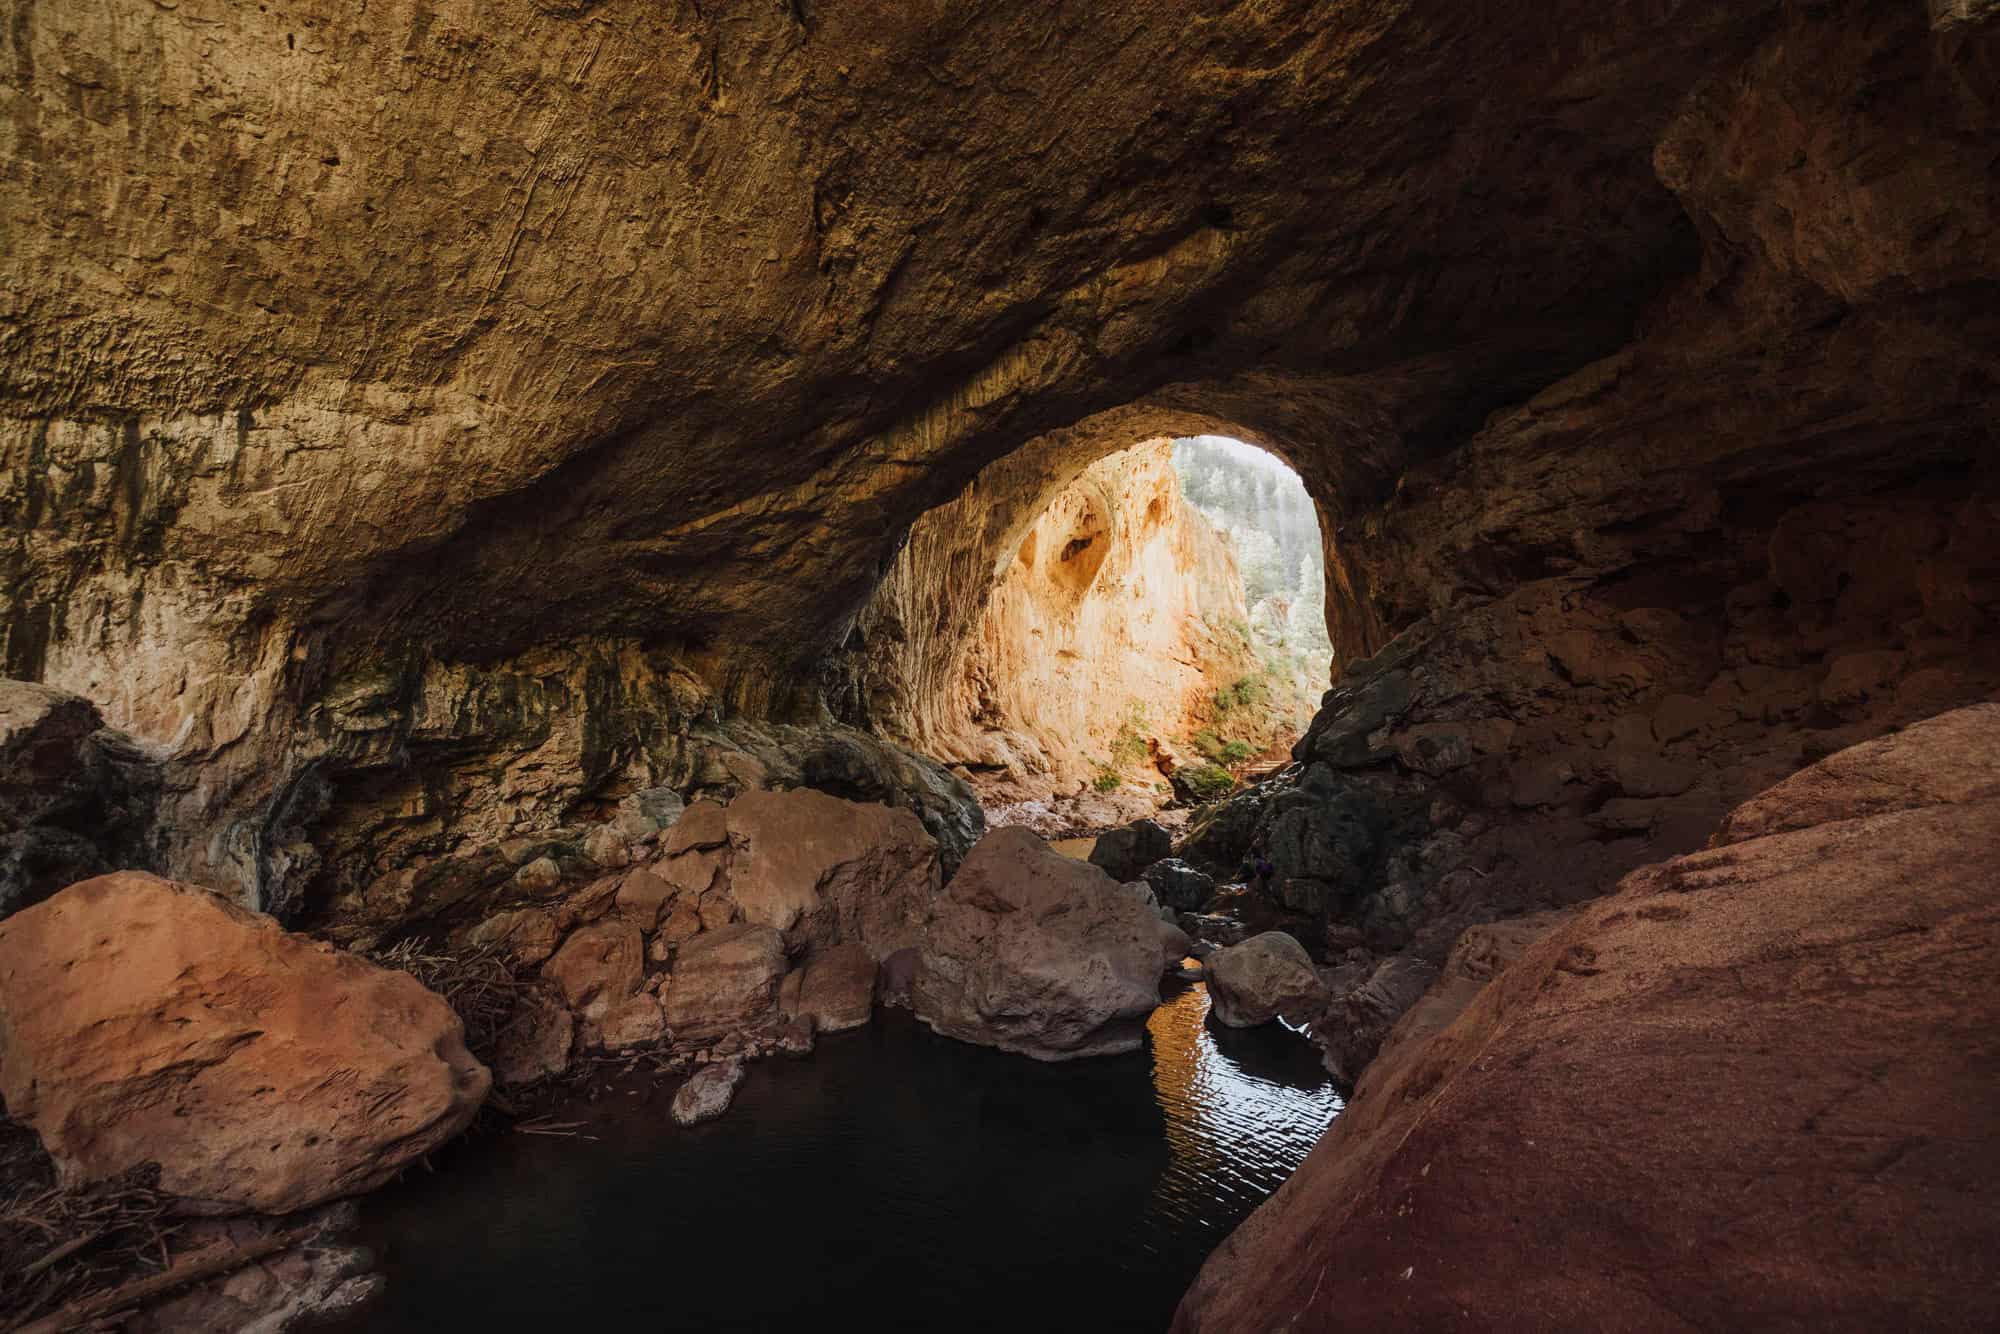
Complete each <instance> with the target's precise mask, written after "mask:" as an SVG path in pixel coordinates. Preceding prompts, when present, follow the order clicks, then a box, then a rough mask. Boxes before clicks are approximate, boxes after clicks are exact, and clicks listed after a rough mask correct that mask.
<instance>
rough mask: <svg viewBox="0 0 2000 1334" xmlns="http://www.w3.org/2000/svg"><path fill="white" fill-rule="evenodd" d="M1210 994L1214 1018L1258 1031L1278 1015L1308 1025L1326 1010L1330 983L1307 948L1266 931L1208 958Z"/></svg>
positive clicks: (1284, 935)
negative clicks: (1327, 982)
mask: <svg viewBox="0 0 2000 1334" xmlns="http://www.w3.org/2000/svg"><path fill="white" fill-rule="evenodd" d="M1207 968H1208V995H1209V1000H1210V1001H1211V1002H1212V1004H1213V1006H1214V1014H1215V1017H1216V1020H1217V1021H1218V1022H1220V1023H1223V1024H1227V1025H1228V1026H1229V1027H1231V1028H1255V1027H1256V1026H1257V1025H1259V1024H1268V1023H1270V1022H1271V1021H1272V1020H1273V1019H1276V1018H1279V1017H1280V1016H1282V1017H1284V1018H1286V1019H1289V1020H1291V1021H1292V1022H1293V1023H1305V1022H1307V1021H1309V1020H1311V1019H1312V1018H1313V1017H1315V1016H1316V1015H1318V1014H1319V1012H1320V1011H1321V1010H1322V1009H1323V1008H1325V1006H1326V985H1325V984H1324V983H1322V982H1321V981H1320V980H1319V974H1318V973H1315V972H1314V971H1313V966H1312V956H1311V955H1309V954H1307V953H1306V947H1305V946H1303V945H1301V944H1299V942H1298V941H1297V940H1296V939H1294V938H1293V937H1291V936H1289V935H1287V934H1285V933H1284V932H1283V931H1266V932H1265V933H1264V934H1263V935H1261V936H1252V937H1251V938H1250V939H1248V940H1246V941H1244V942H1243V943H1242V944H1241V945H1231V946H1230V947H1229V948H1228V949H1224V950H1217V951H1216V952H1215V953H1214V954H1212V955H1210V956H1209V957H1208V960H1207Z"/></svg>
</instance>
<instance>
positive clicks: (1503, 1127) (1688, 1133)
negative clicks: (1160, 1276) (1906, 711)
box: [1175, 705, 2000, 1331]
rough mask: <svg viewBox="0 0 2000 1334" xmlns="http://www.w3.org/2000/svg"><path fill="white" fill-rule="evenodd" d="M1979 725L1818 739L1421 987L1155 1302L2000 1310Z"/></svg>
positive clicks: (1411, 1310) (1392, 1316)
mask: <svg viewBox="0 0 2000 1334" xmlns="http://www.w3.org/2000/svg"><path fill="white" fill-rule="evenodd" d="M1997 754H2000V706H1993V705H1986V706H1980V707H1976V708H1971V709H1966V710H1962V711H1959V712H1957V713H1953V714H1948V715H1945V716H1943V717H1941V718H1939V719H1936V720H1933V721H1932V722H1929V723H1925V724H1921V725H1918V726H1915V727H1912V728H1910V729H1909V730H1907V731H1906V732H1903V733H1902V734H1900V735H1897V736H1894V737H1890V738H1887V739H1885V740H1882V741H1879V742H1875V743H1872V744H1870V745H1867V746H1862V747H1857V748H1855V749H1853V750H1849V751H1846V752H1843V753H1842V754H1839V755H1836V756H1834V757H1833V758H1831V759H1829V760H1828V761H1825V762H1823V763H1822V764H1820V765H1817V766H1815V767H1814V768H1813V769H1810V770H1807V771H1806V772H1804V773H1802V774H1800V775H1798V776H1797V777H1795V778H1793V779H1791V780H1789V781H1788V782H1786V783H1783V784H1780V785H1779V786H1777V787H1775V788H1773V789H1771V790H1769V791H1767V792H1766V793H1765V794H1764V795H1762V796H1761V797H1759V798H1757V799H1755V800H1754V801H1752V802H1750V803H1748V804H1747V805H1746V806H1744V807H1743V808H1741V809H1740V810H1739V811H1738V813H1737V815H1736V816H1735V817H1733V818H1732V820H1731V821H1730V824H1729V827H1728V829H1727V831H1726V832H1725V833H1724V834H1723V835H1722V836H1721V837H1720V838H1719V839H1718V844H1719V846H1716V847H1713V848H1711V849H1709V850H1707V851H1703V852H1698V853H1695V854H1692V855H1690V856H1686V857H1680V858H1676V859H1674V860H1672V861H1668V862H1663V863H1660V864H1657V865H1654V866H1650V867H1646V868H1643V869H1641V870H1639V871H1637V872H1635V873H1633V874H1632V875H1631V876H1629V877H1627V878H1626V880H1625V882H1624V884H1623V885H1622V887H1621V889H1620V892H1618V893H1617V894H1615V895H1613V896H1611V897H1609V898H1607V899H1602V900H1599V901H1597V902H1595V903H1592V904H1590V905H1588V906H1587V907H1585V908H1583V909H1581V910H1580V912H1579V913H1578V915H1577V917H1576V918H1575V919H1574V920H1572V921H1571V922H1569V923H1568V924H1567V925H1563V926H1560V927H1558V928H1557V929H1556V930H1554V931H1553V932H1551V933H1550V934H1548V935H1547V936H1545V937H1543V938H1542V939H1541V940H1540V941H1539V942H1537V943H1535V944H1533V945H1531V946H1529V947H1528V948H1527V950H1526V952H1525V953H1524V954H1523V955H1522V956H1521V957H1520V958H1519V960H1518V961H1516V962H1515V963H1514V964H1513V965H1512V966H1510V967H1508V968H1507V969H1506V970H1505V971H1504V972H1502V973H1501V974H1500V976H1499V977H1498V978H1497V979H1496V980H1495V981H1493V982H1492V983H1490V984H1489V985H1487V986H1486V987H1485V988H1484V989H1483V990H1479V991H1477V992H1476V993H1473V994H1472V995H1471V999H1470V1003H1469V1004H1468V1005H1467V1006H1466V1008H1465V1010H1464V1012H1463V1013H1462V1014H1460V1015H1459V1016H1458V1017H1457V1018H1456V1019H1455V1020H1454V1021H1453V1022H1451V1023H1450V1024H1449V1025H1448V1026H1446V1027H1444V1028H1443V1029H1442V1031H1437V1032H1436V1033H1435V1036H1429V1037H1428V1040H1426V1035H1425V1034H1424V1033H1423V1032H1421V1031H1417V1030H1419V1029H1423V1028H1434V1026H1435V1022H1436V1020H1437V1018H1438V1017H1439V1016H1438V1015H1437V1014H1435V1013H1432V1012H1431V1010H1432V1008H1433V1007H1428V1006H1420V1007H1418V1010H1416V1011H1413V1012H1412V1013H1411V1014H1410V1015H1409V1016H1406V1018H1405V1020H1404V1022H1403V1024H1402V1025H1401V1026H1399V1027H1398V1029H1397V1030H1396V1032H1395V1033H1394V1034H1392V1035H1391V1039H1390V1042H1389V1045H1388V1046H1387V1047H1385V1049H1384V1052H1383V1054H1382V1055H1381V1056H1380V1057H1379V1058H1378V1059H1377V1060H1376V1062H1375V1064H1373V1065H1372V1066H1370V1067H1369V1069H1368V1071H1367V1073H1366V1075H1364V1077H1363V1078H1362V1080H1361V1084H1360V1087H1359V1089H1358V1091H1357V1094H1356V1097H1355V1099H1354V1101H1353V1102H1352V1103H1351V1104H1350V1105H1349V1107H1348V1109H1347V1112H1346V1114H1345V1115H1343V1116H1342V1117H1341V1119H1340V1120H1339V1121H1337V1122H1335V1123H1334V1126H1333V1128H1332V1129H1331V1130H1330V1131H1329V1132H1328V1133H1327V1135H1326V1137H1325V1138H1324V1139H1322V1140H1321V1142H1320V1144H1319V1145H1318V1147H1316V1148H1315V1149H1314V1151H1313V1153H1312V1155H1311V1156H1310V1157H1309V1158H1308V1159H1307V1160H1306V1162H1305V1163H1304V1165H1303V1166H1301V1168H1300V1169H1299V1171H1298V1172H1297V1174H1296V1175H1294V1177H1293V1178H1292V1180H1291V1181H1289V1182H1287V1183H1286V1184H1285V1186H1284V1187H1283V1188H1282V1189H1281V1190H1279V1192H1278V1193H1277V1194H1276V1195H1275V1196H1273V1197H1272V1198H1271V1200H1270V1201H1268V1202H1267V1203H1266V1204H1265V1205H1264V1206H1263V1207H1262V1208H1260V1209H1259V1210H1258V1211H1257V1212H1256V1213H1255V1214H1253V1215H1252V1216H1251V1217H1250V1219H1249V1220H1248V1221H1247V1222H1246V1223H1244V1225H1243V1226H1242V1227H1240V1228H1238V1229H1237V1231H1236V1232H1235V1233H1234V1234H1233V1235H1232V1236H1231V1237H1230V1238H1229V1239H1228V1240H1227V1241H1226V1242H1225V1243H1224V1244H1223V1245H1222V1247H1221V1248H1220V1249H1218V1250H1217V1252H1216V1253H1215V1254H1214V1255H1213V1256H1212V1257H1211V1258H1210V1260H1209V1262H1208V1264H1207V1265H1206V1266H1205V1267H1204V1268H1203V1270H1202V1272H1201V1275H1200V1277H1199V1278H1198V1279H1197V1281H1196V1282H1195V1284H1194V1286H1193V1288H1191V1289H1190V1290H1189V1292H1188V1294H1187V1296H1186V1297H1185V1298H1184V1299H1183V1301H1182V1303H1181V1307H1180V1311H1179V1314H1178V1316H1177V1318H1176V1322H1175V1328H1176V1329H1178V1330H1183V1331H1193V1330H1203V1331H1214V1330H1267V1329H1278V1328H1296V1329H1318V1328H1333V1327H1336V1326H1338V1327H1343V1328H1350V1327H1351V1328H1401V1329H1494V1328H1505V1327H1520V1326H1522V1325H1527V1326H1531V1327H1533V1328H1536V1329H1550V1330H1572V1329H1574V1330H1634V1331H1638V1330H1648V1331H1650V1330H1660V1329H1716V1330H1720V1329H1772V1328H1786V1329H1807V1328H1810V1329H1813V1330H1816V1331H1831V1330H1855V1331H1862V1330H1868V1331H1874V1330H1883V1329H1912V1328H1925V1329H1992V1328H1995V1327H2000V1288H1996V1287H1995V1285H1994V1283H1993V1281H1992V1274H1993V1269H1992V1264H1993V1256H1995V1255H1996V1254H2000V1140H1996V1137H1995V1135H1994V1127H1995V1126H2000V1076H1996V1072H2000V898H1996V894H1995V887H1996V879H1995V870H1994V868H1995V866H1996V865H2000V793H1996V792H1995V791H1994V789H1993V786H1992V783H1991V765H1992V759H1993V757H1994V756H1995V755H1997ZM1467 990H1468V991H1469V990H1470V989H1469V988H1467Z"/></svg>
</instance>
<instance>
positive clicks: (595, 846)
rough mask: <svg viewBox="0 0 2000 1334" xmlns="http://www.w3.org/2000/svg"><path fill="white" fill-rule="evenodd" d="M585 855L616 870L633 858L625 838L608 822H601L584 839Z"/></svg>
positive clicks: (605, 867)
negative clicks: (626, 845) (627, 848)
mask: <svg viewBox="0 0 2000 1334" xmlns="http://www.w3.org/2000/svg"><path fill="white" fill-rule="evenodd" d="M583 855H584V856H586V857H588V858H590V860H591V861H593V862H595V863H596V864H597V865H599V866H601V867H603V868H604V869H605V870H607V871H615V870H617V869H618V868H619V867H622V866H624V865H626V864H627V863H629V862H630V861H631V860H632V854H631V853H630V852H628V851H627V850H626V848H625V840H624V838H623V837H622V836H621V835H620V834H619V832H618V831H617V830H616V829H614V828H612V827H611V826H610V825H608V824H601V825H599V826H597V828H595V829H593V830H591V831H590V833H589V834H588V835H587V836H586V837H585V838H584V840H583Z"/></svg>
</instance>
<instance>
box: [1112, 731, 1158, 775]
mask: <svg viewBox="0 0 2000 1334" xmlns="http://www.w3.org/2000/svg"><path fill="white" fill-rule="evenodd" d="M1150 753H1151V751H1150V750H1148V748H1147V746H1146V738H1145V737H1144V736H1143V735H1141V734H1140V733H1139V732H1138V730H1137V729H1135V728H1134V727H1133V726H1132V724H1130V723H1126V724H1124V725H1123V726H1121V727H1120V728H1119V729H1118V735H1117V736H1115V737H1113V738H1111V763H1110V767H1112V768H1122V767H1124V766H1127V765H1133V764H1140V763H1143V762H1144V761H1145V758H1146V756H1147V755H1149V754H1150Z"/></svg>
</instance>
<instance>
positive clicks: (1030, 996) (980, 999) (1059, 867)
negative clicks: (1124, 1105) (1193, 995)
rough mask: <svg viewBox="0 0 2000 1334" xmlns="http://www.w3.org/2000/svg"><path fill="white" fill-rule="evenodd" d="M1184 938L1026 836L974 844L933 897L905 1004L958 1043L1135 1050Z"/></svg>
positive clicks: (1032, 1051)
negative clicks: (911, 1004) (909, 1001)
mask: <svg viewBox="0 0 2000 1334" xmlns="http://www.w3.org/2000/svg"><path fill="white" fill-rule="evenodd" d="M1188 948H1189V945H1188V938H1187V937H1186V936H1185V935H1183V934H1182V933H1181V932H1180V930H1179V929H1178V928H1176V927H1172V926H1169V925H1167V924H1166V923H1165V922H1163V921H1161V920H1160V918H1159V915H1158V914H1157V913H1155V912H1154V911H1153V910H1152V909H1151V908H1148V907H1146V906H1145V905H1144V904H1143V903H1141V902H1140V901H1139V899H1138V897H1137V896H1136V895H1133V894H1131V893H1129V892H1127V891H1126V889H1125V887H1124V886H1122V885H1120V884H1118V883H1117V882H1116V881H1115V880H1113V879H1112V878H1111V877H1110V876H1108V875H1106V874H1104V872H1103V871H1101V870H1099V869H1098V868H1097V867H1095V866H1092V865H1091V864H1090V863H1088V862H1081V861H1077V860H1075V859H1074V858H1070V857H1065V856H1063V855H1062V854H1061V853H1058V852H1055V851H1053V850H1051V849H1050V848H1049V846H1048V845H1047V844H1045V843H1043V842H1042V840H1041V839H1040V838H1037V837H1036V836H1035V835H1034V834H1032V833H1030V832H1029V831H1027V830H1026V829H1022V828H1019V827H1013V826H1010V827H1006V828H1001V829H996V830H994V831H993V832H991V833H989V834H988V835H986V837H984V838H982V839H980V840H979V843H978V845H977V846H976V847H974V848H973V849H972V852H971V855H969V856H968V857H966V859H965V864H964V865H962V866H960V867H959V868H958V874H957V875H955V876H953V877H952V881H951V884H950V885H948V886H946V888H945V892H944V894H943V895H942V896H940V898H939V899H938V903H937V909H936V912H935V913H934V914H933V916H932V918H931V923H930V927H929V929H928V930H927V931H926V933H925V936H924V945H923V952H922V955H921V957H920V959H919V961H918V964H917V974H916V981H915V984H914V987H913V998H914V1002H915V1008H916V1012H917V1018H919V1019H921V1020H922V1021H923V1022H924V1023H926V1024H928V1025H929V1026H930V1027H931V1028H932V1029H933V1030H935V1031H936V1032H939V1033H942V1034H944V1035H945V1036H946V1037H953V1038H958V1039H960V1040H961V1041H964V1042H976V1043H980V1044H982V1045H984V1046H989V1047H998V1048H1000V1049H1001V1050H1002V1051H1012V1052H1020V1053H1021V1054H1023V1055H1026V1056H1033V1057H1035V1058H1036V1059H1037V1060H1043V1061H1060V1060H1068V1059H1070V1058H1072V1057H1077V1056H1098V1055H1109V1054H1112V1053H1116V1052H1124V1051H1133V1050H1136V1049H1137V1048H1138V1046H1139V1044H1140V1043H1141V1041H1142V1040H1143V1039H1144V1035H1145V1024H1146V1018H1147V1016H1149V1015H1150V1014H1152V1012H1153V1011H1154V1010H1155V1009H1156V1008H1158V1006H1159V1003H1160V977H1161V975H1162V974H1164V973H1165V971H1166V970H1167V969H1168V968H1169V967H1171V966H1173V964H1174V963H1176V962H1177V961H1179V960H1180V959H1181V958H1182V957H1183V956H1184V955H1185V954H1186V953H1187V951H1188Z"/></svg>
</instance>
